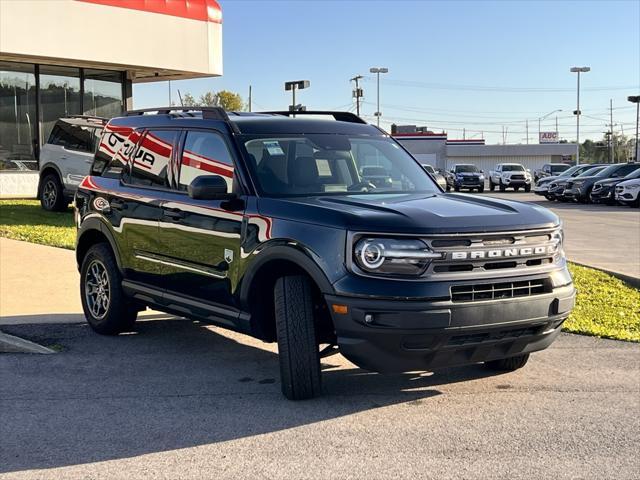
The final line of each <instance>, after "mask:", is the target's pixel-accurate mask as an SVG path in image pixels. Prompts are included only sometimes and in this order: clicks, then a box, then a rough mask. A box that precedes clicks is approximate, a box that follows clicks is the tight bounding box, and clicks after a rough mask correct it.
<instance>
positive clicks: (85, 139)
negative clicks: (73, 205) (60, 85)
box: [38, 115, 107, 211]
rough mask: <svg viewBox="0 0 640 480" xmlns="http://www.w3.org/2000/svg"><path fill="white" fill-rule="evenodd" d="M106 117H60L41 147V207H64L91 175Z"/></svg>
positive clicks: (56, 208)
mask: <svg viewBox="0 0 640 480" xmlns="http://www.w3.org/2000/svg"><path fill="white" fill-rule="evenodd" d="M106 123H107V119H105V118H100V117H88V116H82V115H77V116H70V117H66V118H61V119H60V120H58V121H57V122H56V124H55V125H54V126H53V130H51V135H49V140H48V141H47V143H45V144H44V145H43V146H42V149H41V150H40V182H39V184H38V198H39V199H40V205H42V208H44V209H45V210H49V211H61V210H65V209H66V208H67V206H68V205H69V203H70V202H71V200H72V199H73V195H74V193H75V191H76V189H77V188H78V185H79V184H80V182H81V181H82V179H83V178H84V177H85V176H86V175H88V174H89V169H90V168H91V164H92V163H93V155H94V153H95V150H96V147H97V146H98V143H99V140H100V136H101V135H102V131H103V129H104V126H105V124H106Z"/></svg>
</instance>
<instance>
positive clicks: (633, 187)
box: [623, 183, 640, 192]
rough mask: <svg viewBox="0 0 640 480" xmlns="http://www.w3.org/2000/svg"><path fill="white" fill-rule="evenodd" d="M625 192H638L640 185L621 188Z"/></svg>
mask: <svg viewBox="0 0 640 480" xmlns="http://www.w3.org/2000/svg"><path fill="white" fill-rule="evenodd" d="M623 188H624V189H626V190H629V191H630V192H633V191H635V190H638V189H639V188H640V183H638V184H636V185H625V186H624V187H623Z"/></svg>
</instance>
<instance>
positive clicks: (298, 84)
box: [284, 80, 311, 117]
mask: <svg viewBox="0 0 640 480" xmlns="http://www.w3.org/2000/svg"><path fill="white" fill-rule="evenodd" d="M310 85H311V82H309V80H294V81H292V82H284V89H285V91H289V90H291V96H292V103H291V105H289V111H290V112H297V111H300V110H304V109H305V107H304V106H303V105H302V104H300V105H296V89H298V90H302V89H303V88H309V86H310ZM293 116H294V117H295V115H293Z"/></svg>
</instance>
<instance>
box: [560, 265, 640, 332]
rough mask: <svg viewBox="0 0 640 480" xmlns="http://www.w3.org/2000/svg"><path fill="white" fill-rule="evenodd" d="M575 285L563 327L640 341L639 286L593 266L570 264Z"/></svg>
mask: <svg viewBox="0 0 640 480" xmlns="http://www.w3.org/2000/svg"><path fill="white" fill-rule="evenodd" d="M569 269H570V270H571V274H572V275H573V281H574V283H575V286H576V288H577V289H578V297H577V300H576V307H575V309H574V310H573V312H572V313H571V316H570V317H569V318H568V320H567V321H566V322H565V324H564V330H565V331H567V332H572V333H581V334H583V335H594V336H596V337H603V338H613V339H616V340H627V341H633V342H640V290H637V289H635V288H633V287H630V286H629V285H627V284H626V283H624V282H623V281H622V280H619V279H617V278H615V277H613V276H611V275H609V274H607V273H604V272H601V271H599V270H594V269H593V268H587V267H581V266H578V265H570V266H569Z"/></svg>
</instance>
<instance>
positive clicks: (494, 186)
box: [489, 179, 496, 192]
mask: <svg viewBox="0 0 640 480" xmlns="http://www.w3.org/2000/svg"><path fill="white" fill-rule="evenodd" d="M495 189H496V185H495V184H494V183H493V182H492V181H491V179H489V190H490V191H492V192H493V191H494V190H495Z"/></svg>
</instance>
